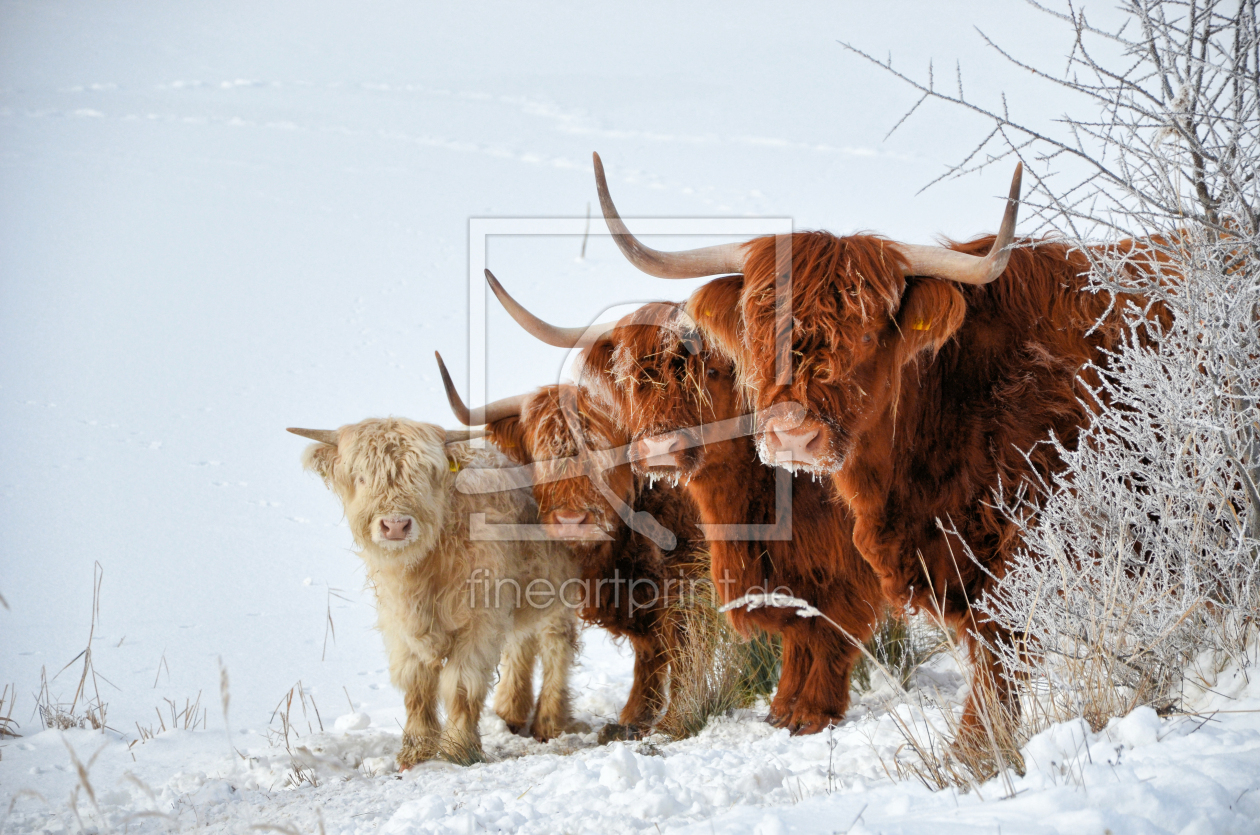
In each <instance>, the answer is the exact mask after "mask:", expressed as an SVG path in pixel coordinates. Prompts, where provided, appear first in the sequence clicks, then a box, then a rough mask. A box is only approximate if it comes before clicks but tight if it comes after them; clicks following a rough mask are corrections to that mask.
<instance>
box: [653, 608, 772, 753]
mask: <svg viewBox="0 0 1260 835" xmlns="http://www.w3.org/2000/svg"><path fill="white" fill-rule="evenodd" d="M716 602H717V601H716V592H715V589H714V588H713V586H712V585H711V584H709V583H699V584H697V585H696V595H694V596H693V599H692V600H691V601H690V602H689V603H688V604H686V605H679V606H678V607H677V608H676V610H675V611H676V617H677V619H678V627H677V628H678V629H679V632H680V634H682V635H683V636H685V638H684V640H682V641H679V642H678V647H677V650H676V651H675V653H674V656H673V657H672V658H671V659H670V698H669V709H668V710H667V711H666V712H665V716H664V717H663V718H662V719H661V721H660V722H659V723H658V724H657V729H658V730H659V731H661V732H662V733H664V734H666V735H668V736H670V737H673V738H675V739H683V738H686V737H690V736H695V735H696V734H698V733H699V732H700V731H702V730H703V729H704V727H705V725H706V724H708V722H709V719H711V718H712V717H714V716H724V715H726V714H728V713H730V712H731V711H732V710H735V709H738V708H742V707H749V706H751V705H752V704H753V703H754V702H755V701H756V700H757V699H758V698H759V697H762V696H766V695H769V694H770V693H772V692H773V691H774V687H775V684H776V683H777V681H778V676H779V665H780V654H781V650H780V647H779V643H778V641H777V640H775V639H773V638H771V637H770V636H768V635H765V634H760V633H759V634H757V635H755V636H754V637H753V638H752V639H749V640H746V639H744V638H742V637H741V636H740V635H739V634H738V633H736V632H735V630H734V629H732V628H731V626H730V624H729V623H728V621H727V619H726V617H724V616H723V615H722V614H721V613H719V612H718V610H717V605H716Z"/></svg>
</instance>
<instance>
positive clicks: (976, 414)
mask: <svg viewBox="0 0 1260 835" xmlns="http://www.w3.org/2000/svg"><path fill="white" fill-rule="evenodd" d="M992 242H993V238H992V237H984V238H979V239H977V240H974V241H971V242H969V243H962V244H952V245H951V247H952V248H953V249H956V250H958V251H961V252H966V253H970V254H974V255H984V254H985V253H987V252H988V250H989V248H990V246H991V244H992ZM1022 243H1023V244H1024V246H1023V248H1021V249H1016V250H1015V251H1014V252H1013V253H1012V254H1011V258H1010V262H1009V264H1008V266H1007V268H1006V271H1005V272H1004V273H1003V275H1002V276H1001V277H1000V278H998V279H997V280H996V281H995V282H993V283H991V284H988V285H983V286H970V285H958V284H954V283H951V282H947V281H940V280H937V279H933V278H923V277H909V278H907V277H904V276H903V274H902V267H903V266H904V264H903V262H902V260H901V258H900V256H899V254H898V252H897V250H896V248H895V247H894V246H892V245H891V244H890V242H889V241H886V240H885V239H883V238H879V237H874V236H868V235H856V236H852V237H847V238H838V237H835V236H832V235H830V234H827V233H825V232H807V233H800V234H796V235H794V236H793V239H792V314H793V317H794V320H795V326H794V328H793V331H792V334H791V345H792V358H793V366H794V367H793V378H792V381H791V384H790V385H788V386H780V385H776V383H775V380H774V371H773V369H774V361H773V360H774V351H775V347H774V346H775V338H774V337H775V333H774V288H775V274H776V271H775V254H774V253H775V241H774V239H772V238H765V239H758V240H754V241H751V242H749V243H748V244H747V245H746V252H747V256H748V257H747V261H746V265H745V267H746V272H745V278H744V280H743V281H742V282H741V283H742V287H741V292H740V295H739V301H738V304H739V310H740V314H741V317H740V320H738V321H731V320H727V321H724V322H719V323H717V325H716V326H715V327H713V328H712V329H711V331H710V334H711V335H712V336H713V337H714V338H715V339H716V340H718V341H719V342H720V343H721V344H722V345H723V346H724V348H725V350H726V351H727V352H728V353H729V354H730V355H732V356H734V357H736V358H737V360H738V362H739V364H740V369H741V372H742V374H743V379H744V382H745V383H746V385H747V386H748V388H749V390H750V392H752V393H753V396H754V397H755V403H756V405H757V407H758V408H759V409H765V408H768V407H770V406H772V405H773V404H776V403H782V402H786V401H795V402H799V403H801V404H803V405H804V406H805V407H806V409H807V415H808V416H807V424H809V425H810V427H811V428H817V429H819V430H820V433H821V434H820V437H821V438H822V439H823V441H824V443H825V451H824V453H823V454H822V455H821V456H819V460H818V462H817V463H816V465H815V471H817V472H823V473H827V474H829V475H831V477H832V482H833V485H834V487H835V490H836V493H837V495H838V496H839V497H840V498H841V499H842V500H843V501H844V503H845V504H846V505H847V507H848V508H849V509H850V510H851V512H852V514H853V519H854V541H855V542H856V544H857V546H858V548H859V549H860V551H861V553H862V556H863V557H864V558H865V559H866V561H867V562H868V563H869V564H870V565H871V567H872V568H873V569H874V571H875V573H876V574H877V575H878V577H879V580H880V583H881V586H882V588H883V591H884V594H885V595H886V596H887V597H888V598H889V599H890V600H891V601H893V602H894V604H901V603H910V604H912V605H914V606H918V607H928V608H929V610H931V609H934V608H935V607H936V606H938V605H939V606H940V607H941V608H942V610H943V615H944V617H945V618H946V620H948V621H950V622H952V623H953V624H954V625H955V626H957V627H958V628H959V631H960V632H961V633H962V634H963V635H965V634H966V633H967V632H968V631H972V632H976V633H978V634H980V635H981V636H983V637H984V638H986V639H988V640H1007V639H1009V636H1006V635H1001V634H996V632H997V630H996V628H995V627H994V626H993V625H992V624H990V623H988V622H984V621H981V622H978V623H977V622H975V620H974V619H973V618H972V617H971V610H970V604H971V602H972V601H974V600H976V598H977V597H978V596H979V595H981V594H982V593H983V592H984V591H985V589H986V588H987V587H988V586H989V584H990V583H991V577H992V576H995V575H1001V574H1002V572H1003V567H1004V565H1005V562H1006V560H1007V559H1008V555H1010V554H1011V552H1012V550H1013V549H1014V548H1015V547H1017V541H1016V530H1015V526H1014V525H1013V524H1012V523H1011V521H1010V520H1009V519H1008V518H1007V517H1006V516H1004V515H1003V513H1002V511H1001V510H998V509H995V508H994V507H993V506H992V505H993V504H994V491H996V490H1001V491H1002V492H1003V493H1004V494H1005V495H1007V496H1011V495H1012V494H1014V493H1015V491H1017V490H1021V489H1023V490H1028V491H1031V492H1032V494H1033V495H1035V494H1036V493H1037V491H1038V489H1039V485H1040V484H1042V483H1044V482H1043V481H1042V479H1044V478H1045V477H1046V476H1048V475H1049V474H1050V473H1052V472H1054V471H1055V470H1056V469H1057V468H1059V467H1060V465H1061V462H1060V461H1059V460H1058V457H1057V456H1056V455H1055V454H1054V452H1053V450H1052V449H1051V447H1049V446H1048V445H1046V444H1045V443H1043V442H1044V441H1045V440H1046V439H1047V438H1049V437H1050V435H1051V433H1053V434H1054V435H1055V436H1057V437H1058V438H1059V439H1061V440H1062V441H1063V442H1064V443H1065V444H1066V445H1068V446H1069V447H1070V446H1072V445H1074V444H1075V443H1076V440H1077V435H1078V430H1079V428H1080V427H1081V426H1082V425H1083V423H1084V422H1085V421H1086V419H1087V417H1088V413H1087V410H1086V406H1084V405H1082V399H1081V398H1083V396H1084V391H1083V389H1082V387H1081V383H1082V382H1085V383H1089V382H1092V381H1091V380H1090V379H1089V378H1088V377H1086V378H1084V380H1078V373H1079V372H1080V371H1081V369H1082V366H1083V365H1084V364H1085V363H1086V362H1087V361H1090V360H1093V361H1094V362H1099V363H1100V362H1102V360H1103V355H1102V353H1101V349H1104V348H1109V347H1112V346H1115V345H1116V344H1117V341H1118V340H1119V339H1120V337H1121V334H1122V327H1121V322H1120V316H1119V315H1118V314H1117V313H1115V312H1114V309H1113V311H1112V312H1111V313H1110V314H1108V315H1107V316H1106V318H1105V319H1104V320H1103V321H1102V322H1101V324H1099V325H1098V326H1097V327H1095V323H1096V322H1098V320H1099V319H1100V317H1103V316H1104V314H1107V312H1108V306H1109V305H1110V304H1111V303H1112V299H1111V298H1110V297H1108V296H1104V295H1099V294H1093V293H1088V292H1084V291H1083V287H1084V284H1085V278H1084V276H1083V275H1082V274H1083V273H1085V272H1087V270H1088V264H1087V261H1086V259H1085V257H1084V256H1083V254H1082V253H1080V252H1072V251H1070V250H1069V249H1068V248H1067V247H1066V246H1064V245H1062V244H1059V243H1054V242H1047V241H1024V242H1022ZM1122 246H1123V245H1122ZM715 283H716V282H715ZM1129 301H1131V300H1129V299H1124V298H1121V299H1117V300H1116V305H1117V308H1119V307H1122V306H1123V305H1125V304H1126V303H1128V302H1129ZM1156 313H1158V311H1156ZM702 324H704V320H703V319H702ZM938 519H940V520H941V521H942V522H943V524H944V525H945V526H946V527H950V526H956V529H957V535H954V534H952V533H951V534H946V533H944V532H943V531H942V530H941V529H940V528H938V525H937V520H938ZM964 544H965V545H966V547H967V548H969V549H970V550H971V552H972V554H974V556H975V561H973V560H971V559H969V558H968V557H967V556H966V553H967V552H966V548H964ZM978 647H979V644H975V643H974V642H973V657H974V660H975V661H976V662H977V674H978V675H979V674H986V673H987V674H988V675H992V674H993V672H994V671H993V669H992V665H991V662H990V661H989V659H988V658H987V657H986V655H985V653H983V652H982V651H981V650H980V649H979V648H978ZM983 681H984V678H978V679H975V680H973V688H972V690H973V694H975V693H976V692H977V688H976V686H975V685H976V684H978V683H982V682H983ZM996 686H997V687H998V688H999V690H1001V689H1003V687H1004V685H1003V683H1002V682H1000V681H999V682H997V684H996ZM975 698H976V697H975V696H974V695H973V701H971V702H969V703H968V708H967V714H966V719H965V721H968V722H974V721H975V720H976V713H975V711H976V707H977V706H976V704H975V702H974V699H975Z"/></svg>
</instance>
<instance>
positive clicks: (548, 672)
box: [532, 607, 577, 742]
mask: <svg viewBox="0 0 1260 835" xmlns="http://www.w3.org/2000/svg"><path fill="white" fill-rule="evenodd" d="M556 608H557V610H558V611H557V612H556V615H555V616H554V617H553V618H551V619H550V620H549V621H548V622H547V623H545V624H544V625H543V627H542V629H541V631H540V634H539V638H538V641H539V650H540V655H541V656H542V669H543V679H542V688H541V690H540V691H539V693H538V710H537V711H536V712H535V713H534V727H533V729H532V734H533V737H534V739H536V740H538V741H539V742H546V741H547V740H549V739H555V738H556V737H557V736H559V735H560V734H562V733H565V732H566V731H568V730H569V728H570V725H572V723H573V709H572V703H571V700H570V695H569V671H570V670H571V669H572V668H573V659H574V656H576V655H577V623H576V622H575V621H574V619H573V615H572V614H571V613H570V612H568V611H567V610H565V609H563V608H562V607H556Z"/></svg>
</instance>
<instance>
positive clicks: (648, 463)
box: [581, 278, 885, 734]
mask: <svg viewBox="0 0 1260 835" xmlns="http://www.w3.org/2000/svg"><path fill="white" fill-rule="evenodd" d="M738 294H739V281H738V279H737V278H736V279H729V278H728V279H720V280H718V281H714V282H712V283H710V284H709V285H707V286H706V287H704V288H702V289H701V290H700V291H698V292H697V293H696V295H695V296H694V297H693V299H692V303H691V305H690V308H691V310H692V313H693V314H694V315H695V316H697V317H702V318H708V319H710V320H712V319H713V318H714V317H715V316H718V317H721V316H733V315H734V316H737V315H738V308H737V306H736V304H735V301H736V300H737V299H738ZM631 321H632V322H636V323H638V324H632V323H630V322H626V323H624V324H623V325H622V326H621V327H619V328H617V329H616V330H614V331H613V332H612V333H610V334H609V335H608V336H607V337H605V338H604V339H603V340H601V341H600V342H599V343H597V344H596V345H594V346H592V347H591V349H590V350H588V351H587V352H586V354H585V355H584V358H583V364H582V366H581V368H582V380H583V382H585V383H588V384H589V385H592V386H593V387H594V388H595V389H596V390H598V391H599V392H600V393H601V394H602V396H603V397H604V398H606V399H607V401H608V402H609V405H610V407H611V408H612V411H613V413H614V414H616V415H617V416H618V418H619V419H620V421H621V422H622V423H623V425H625V426H626V428H627V429H629V431H630V433H631V435H632V437H633V440H634V441H635V445H634V446H633V447H632V452H631V457H632V459H633V460H634V462H635V467H636V471H638V472H640V473H641V474H649V473H651V474H657V475H660V476H663V477H678V476H681V477H682V478H683V479H684V480H685V481H686V491H687V493H688V495H690V496H691V497H692V498H693V499H694V500H695V502H696V504H697V506H698V507H699V508H700V515H701V518H702V519H703V522H704V523H705V524H706V525H730V526H735V525H740V526H748V525H764V526H766V527H767V528H773V527H774V526H776V524H777V525H778V526H779V527H778V531H779V532H780V533H781V534H787V535H789V537H790V538H786V539H768V538H765V535H764V532H762V533H760V535H759V534H758V533H754V532H753V531H752V530H751V529H747V530H746V531H745V532H743V534H742V536H741V535H739V534H737V535H736V536H735V537H734V538H715V539H713V540H711V541H710V542H709V548H710V552H711V554H712V560H713V565H712V577H713V582H714V583H715V585H716V587H717V588H718V589H719V596H720V599H721V600H722V602H724V603H729V602H730V601H732V600H735V599H737V598H739V597H742V596H744V595H746V594H750V593H762V592H770V591H779V592H782V593H785V594H789V595H792V596H795V597H800V598H803V599H805V600H807V601H808V602H810V603H812V604H814V605H815V606H817V607H818V608H820V609H821V610H822V611H823V612H824V613H826V615H827V616H828V617H830V618H831V619H833V620H834V621H836V622H837V623H839V624H841V626H843V627H844V629H845V630H846V631H848V632H849V633H850V634H851V635H852V636H854V637H855V638H856V639H857V640H859V641H861V640H865V639H866V638H868V637H869V636H870V634H871V632H872V629H873V627H874V624H875V623H876V621H877V620H878V618H879V615H880V613H881V612H882V611H883V609H884V606H885V603H884V600H883V598H882V595H881V594H880V588H879V582H878V580H877V579H876V577H875V574H874V573H873V572H872V571H871V569H870V567H869V566H868V565H867V564H866V563H865V562H863V560H862V558H861V556H860V555H859V554H858V552H857V549H856V548H855V547H854V546H853V540H852V520H851V517H850V514H849V513H848V511H847V510H846V508H845V507H844V506H843V505H841V504H838V503H836V502H834V501H833V500H832V499H831V497H830V496H829V491H828V488H827V486H826V485H825V484H822V483H819V482H817V481H816V480H815V479H813V478H812V477H810V476H808V475H798V476H794V477H792V478H791V488H790V489H791V497H790V499H791V513H790V515H789V516H787V517H786V518H784V519H776V512H777V509H776V495H775V493H776V482H777V480H778V478H779V476H778V474H777V473H776V471H775V470H774V469H773V468H770V467H766V466H763V465H762V464H761V463H760V462H759V461H758V460H757V451H756V448H755V445H754V442H753V439H752V438H751V437H748V436H742V437H736V438H732V439H729V440H722V441H710V442H707V443H703V445H700V446H693V447H691V448H688V449H684V450H680V451H679V452H677V453H676V454H675V455H676V457H675V464H674V465H672V466H671V465H668V464H661V463H653V461H652V460H649V458H648V457H647V455H646V453H645V451H644V449H643V446H644V445H643V444H642V443H641V442H642V441H643V440H644V439H653V440H656V441H663V442H666V443H667V442H668V441H669V440H670V439H675V438H677V439H683V440H685V441H687V442H690V443H698V442H702V441H703V440H704V429H703V427H704V426H705V425H706V424H711V423H714V422H715V421H724V420H731V419H734V418H738V417H739V416H741V415H743V414H744V413H745V412H747V411H748V410H747V408H746V407H745V404H744V403H743V401H742V399H741V397H740V396H739V393H738V390H737V386H736V381H735V378H734V364H733V363H732V362H731V361H730V360H729V359H727V358H726V357H724V356H722V355H720V354H717V353H713V352H710V351H708V350H706V349H705V348H704V346H703V343H702V342H701V340H700V338H699V336H698V334H697V333H696V332H695V329H694V327H692V326H691V322H692V321H693V319H692V318H691V317H689V316H688V315H687V314H686V313H684V312H683V311H681V310H680V309H679V308H678V307H676V306H674V305H649V306H647V307H645V308H643V309H642V310H640V311H639V312H638V313H637V314H636V315H635V317H634V319H633V320H631ZM782 498H787V497H782ZM714 532H715V533H716V530H715V529H714ZM730 617H731V621H732V623H733V625H734V626H735V627H736V628H737V629H738V630H739V631H740V632H741V633H744V634H748V633H749V632H750V631H751V630H752V629H754V628H757V629H762V630H765V631H767V632H771V633H776V634H780V635H782V640H783V671H782V674H781V676H780V679H779V686H778V690H777V692H776V694H775V696H774V700H773V701H772V703H771V706H770V714H769V716H768V717H767V720H766V721H768V722H770V723H771V724H773V725H775V726H777V727H786V728H789V729H790V730H791V731H792V732H793V733H803V734H810V733H817V732H818V731H821V730H823V729H824V728H826V727H827V726H828V725H829V724H831V723H833V722H839V721H840V720H841V719H843V717H844V715H845V713H846V711H847V710H848V707H849V675H850V671H851V669H852V667H853V664H854V662H855V660H856V658H857V655H858V652H859V650H858V648H857V646H856V645H855V644H854V643H853V642H852V641H850V640H848V639H846V638H845V636H844V635H842V634H841V633H840V632H839V631H837V630H836V629H835V628H834V627H833V626H831V625H830V624H828V623H826V622H825V621H824V620H823V619H822V618H801V617H798V616H797V615H796V613H795V610H791V609H774V608H761V609H754V610H752V611H747V610H745V609H735V610H732V611H731V612H730Z"/></svg>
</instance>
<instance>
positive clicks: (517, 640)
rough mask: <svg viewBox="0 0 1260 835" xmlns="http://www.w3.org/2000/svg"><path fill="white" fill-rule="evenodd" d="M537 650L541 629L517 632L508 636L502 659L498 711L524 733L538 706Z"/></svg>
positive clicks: (513, 728) (510, 725) (496, 694)
mask: <svg viewBox="0 0 1260 835" xmlns="http://www.w3.org/2000/svg"><path fill="white" fill-rule="evenodd" d="M537 654H538V633H537V632H533V631H528V632H527V631H519V632H513V633H512V634H510V635H509V636H508V641H507V646H506V647H505V648H504V650H503V659H502V660H501V661H500V662H499V686H498V687H496V688H495V690H494V712H495V713H497V714H498V715H499V718H500V719H502V720H503V721H504V722H506V723H507V726H508V730H509V731H511V732H512V733H514V734H516V733H520V732H521V729H522V728H524V727H525V725H526V724H527V723H528V722H529V713H530V711H531V710H532V709H533V707H534V658H535V657H536V656H537Z"/></svg>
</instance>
